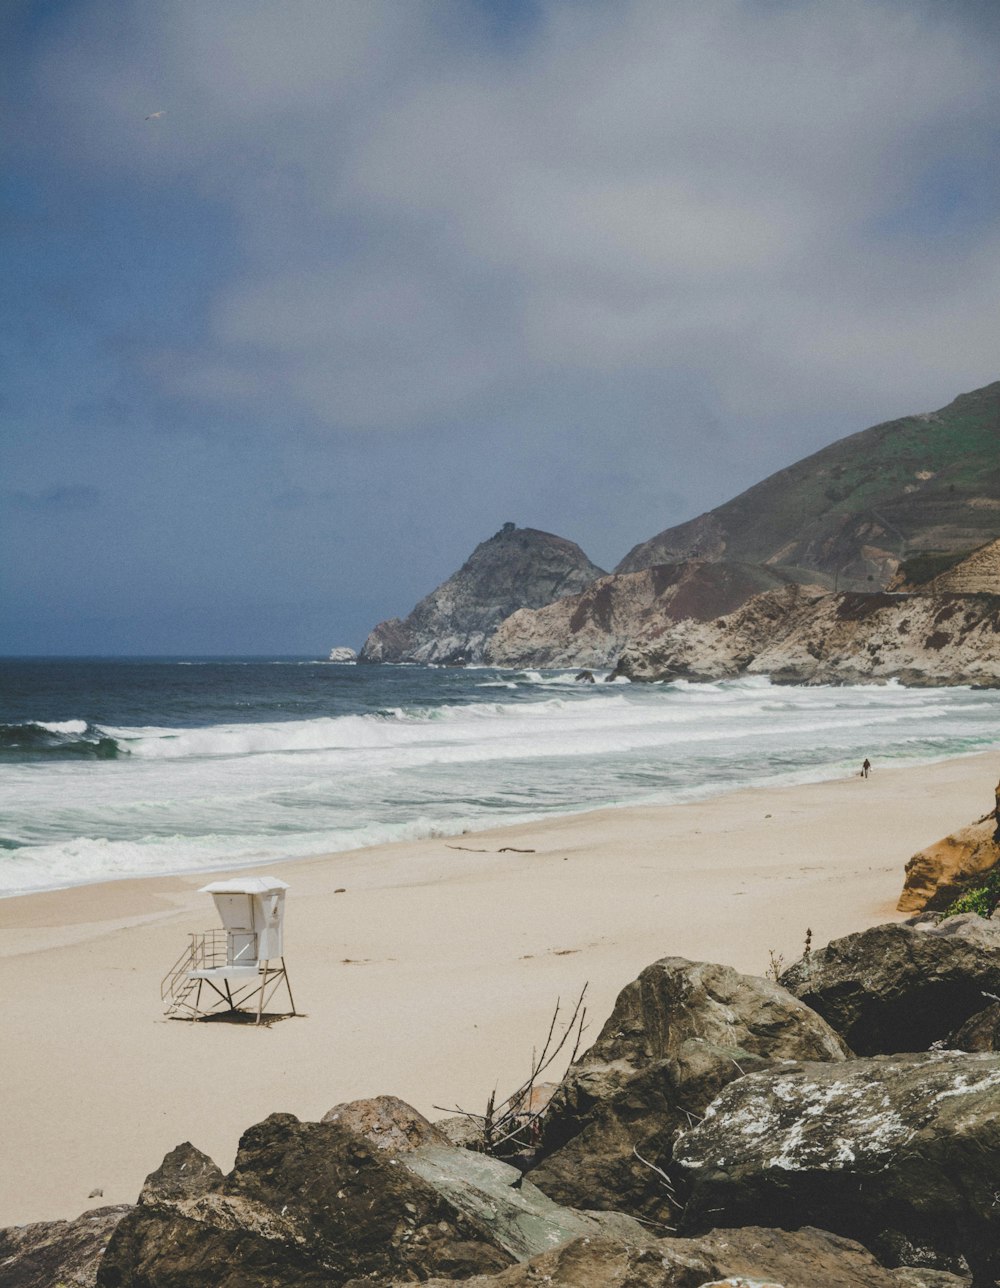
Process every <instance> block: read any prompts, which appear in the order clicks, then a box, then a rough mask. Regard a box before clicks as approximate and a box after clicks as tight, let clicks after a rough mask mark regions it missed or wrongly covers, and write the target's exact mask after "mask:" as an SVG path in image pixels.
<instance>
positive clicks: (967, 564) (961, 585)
mask: <svg viewBox="0 0 1000 1288" xmlns="http://www.w3.org/2000/svg"><path fill="white" fill-rule="evenodd" d="M929 589H930V590H931V591H933V592H934V593H935V594H939V595H941V594H948V595H1000V541H989V542H987V544H986V545H984V546H980V547H979V549H978V550H974V551H973V552H972V554H971V555H967V556H966V557H965V558H964V559H960V560H959V561H958V563H956V564H953V565H952V567H951V568H948V569H946V570H945V571H944V572H941V573H938V575H937V576H936V577H935V578H933V580H932V581H931V582H930V584H929Z"/></svg>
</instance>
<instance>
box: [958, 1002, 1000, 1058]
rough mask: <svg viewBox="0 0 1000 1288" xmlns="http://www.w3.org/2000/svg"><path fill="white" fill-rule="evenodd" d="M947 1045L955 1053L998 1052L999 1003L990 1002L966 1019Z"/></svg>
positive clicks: (999, 1040)
mask: <svg viewBox="0 0 1000 1288" xmlns="http://www.w3.org/2000/svg"><path fill="white" fill-rule="evenodd" d="M947 1045H948V1046H949V1047H952V1048H953V1049H954V1050H956V1051H1000V1002H991V1003H990V1005H989V1006H986V1007H984V1008H983V1010H981V1011H977V1012H976V1014H975V1015H973V1016H971V1017H970V1018H969V1019H967V1020H966V1021H965V1023H964V1024H963V1025H962V1026H961V1028H959V1029H958V1030H956V1032H954V1033H953V1034H952V1035H951V1037H950V1038H948V1040H947Z"/></svg>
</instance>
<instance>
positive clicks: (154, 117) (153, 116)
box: [146, 112, 166, 121]
mask: <svg viewBox="0 0 1000 1288" xmlns="http://www.w3.org/2000/svg"><path fill="white" fill-rule="evenodd" d="M161 116H166V112H150V114H149V115H148V116H147V117H146V120H147V121H158V120H159V119H160V117H161Z"/></svg>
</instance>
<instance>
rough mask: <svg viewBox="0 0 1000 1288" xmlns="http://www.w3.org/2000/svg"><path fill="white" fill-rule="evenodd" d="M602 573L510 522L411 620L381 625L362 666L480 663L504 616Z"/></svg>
mask: <svg viewBox="0 0 1000 1288" xmlns="http://www.w3.org/2000/svg"><path fill="white" fill-rule="evenodd" d="M602 575H603V572H602V569H600V568H598V567H597V565H596V564H592V563H591V562H590V560H589V559H588V558H587V556H586V555H585V554H584V553H583V551H582V550H581V549H580V547H579V546H578V545H576V544H574V542H572V541H566V540H565V539H564V538H562V537H557V536H553V534H552V533H550V532H539V531H538V530H537V529H536V528H517V527H515V526H514V524H513V523H505V524H504V526H503V527H502V528H501V529H500V531H499V532H498V533H497V534H496V535H495V536H493V537H491V538H490V539H489V540H488V541H483V542H481V543H480V544H479V545H478V546H477V547H476V548H475V550H474V551H473V552H472V554H471V555H470V556H469V558H468V559H467V560H466V562H465V563H464V564H463V565H462V567H461V568H460V569H459V570H458V572H456V573H455V574H454V575H453V576H451V577H449V578H448V580H447V581H446V582H444V583H442V585H440V586H438V588H437V589H436V590H434V591H432V592H431V593H430V594H429V595H427V596H426V597H425V598H424V599H422V600H421V601H420V603H419V604H417V606H416V608H414V610H413V612H412V613H410V615H409V617H407V618H406V620H405V621H400V620H399V618H395V617H394V618H391V619H390V620H389V621H387V622H380V623H379V624H378V626H376V627H375V629H374V630H373V631H372V632H371V634H370V635H369V636H368V638H367V640H366V641H365V643H364V647H363V648H362V650H361V654H360V656H359V661H361V662H443V663H455V662H475V661H479V660H480V659H481V658H482V655H483V648H484V645H485V644H486V642H487V640H488V639H489V638H490V637H491V636H492V635H493V632H494V631H495V630H496V628H497V627H498V626H499V625H500V623H501V622H502V621H503V620H504V618H505V617H509V616H510V614H511V613H513V612H515V611H516V610H517V609H519V608H541V607H542V605H543V604H550V603H552V601H553V600H556V599H560V598H562V596H564V595H574V594H576V593H577V592H578V591H581V590H583V588H584V587H585V586H587V585H589V583H590V582H592V581H593V580H594V578H595V577H600V576H602Z"/></svg>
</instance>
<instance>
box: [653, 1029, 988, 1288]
mask: <svg viewBox="0 0 1000 1288" xmlns="http://www.w3.org/2000/svg"><path fill="white" fill-rule="evenodd" d="M998 1097H1000V1056H997V1055H966V1054H964V1053H961V1052H954V1051H942V1052H929V1053H922V1054H911V1055H899V1056H882V1057H877V1058H875V1059H870V1060H852V1061H846V1062H844V1063H840V1064H798V1065H792V1066H785V1067H782V1068H779V1069H774V1070H768V1071H766V1072H763V1073H755V1074H751V1075H749V1076H748V1077H745V1078H740V1079H739V1080H738V1081H736V1082H734V1083H732V1084H731V1085H730V1086H729V1087H727V1088H726V1089H725V1090H724V1091H723V1092H722V1094H721V1095H720V1096H719V1097H718V1099H717V1100H715V1101H714V1102H713V1104H712V1105H710V1106H709V1108H708V1110H707V1111H706V1114H705V1118H704V1120H703V1122H701V1123H700V1124H698V1125H697V1126H696V1127H693V1128H692V1129H691V1130H690V1131H688V1132H685V1133H684V1134H683V1135H682V1136H681V1137H680V1139H679V1140H678V1142H677V1145H676V1146H675V1150H674V1157H675V1160H676V1162H677V1164H678V1167H679V1170H680V1172H681V1173H682V1174H683V1175H684V1177H685V1178H686V1179H687V1181H688V1183H689V1185H690V1198H689V1201H688V1204H687V1208H686V1210H685V1215H684V1221H683V1233H687V1234H695V1233H698V1232H699V1231H701V1230H705V1229H708V1228H710V1227H711V1226H714V1225H715V1224H716V1223H717V1222H719V1221H723V1222H725V1223H726V1224H727V1225H742V1224H751V1225H782V1226H798V1225H801V1224H814V1223H817V1222H819V1221H822V1222H823V1224H824V1226H826V1227H827V1228H829V1229H832V1230H833V1231H834V1232H835V1233H837V1234H841V1235H844V1236H845V1237H847V1238H853V1239H858V1240H860V1242H862V1243H863V1244H864V1245H865V1246H866V1247H868V1248H870V1249H872V1250H873V1251H874V1252H875V1253H876V1254H877V1255H879V1256H880V1257H881V1258H882V1259H883V1260H885V1261H887V1262H888V1263H889V1264H901V1263H902V1264H911V1265H912V1264H916V1265H929V1266H931V1267H935V1268H938V1269H941V1270H950V1271H961V1270H963V1269H964V1263H967V1264H968V1266H969V1267H971V1269H972V1270H973V1272H974V1276H975V1281H976V1283H977V1284H982V1285H987V1284H992V1283H993V1280H994V1278H995V1277H996V1276H997V1275H998V1274H1000V1205H998V1204H997V1202H996V1192H997V1177H998V1176H1000V1116H998V1115H997V1104H998Z"/></svg>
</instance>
